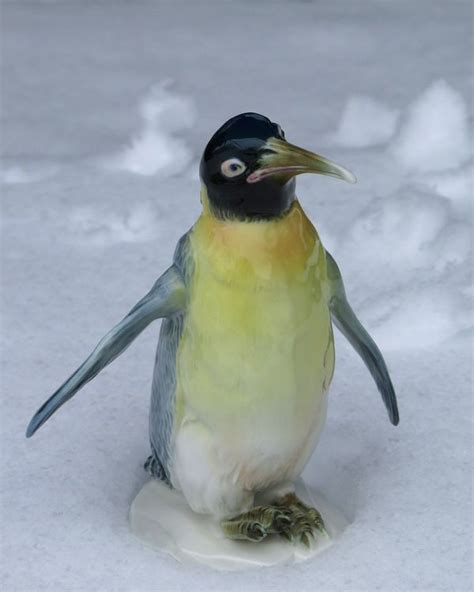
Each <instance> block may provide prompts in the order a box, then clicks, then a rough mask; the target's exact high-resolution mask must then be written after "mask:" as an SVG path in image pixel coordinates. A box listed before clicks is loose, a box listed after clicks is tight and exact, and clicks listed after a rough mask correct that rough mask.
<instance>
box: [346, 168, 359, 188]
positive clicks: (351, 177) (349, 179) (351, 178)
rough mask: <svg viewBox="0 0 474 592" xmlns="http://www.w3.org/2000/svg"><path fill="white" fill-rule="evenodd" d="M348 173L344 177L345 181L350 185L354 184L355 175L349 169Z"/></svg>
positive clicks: (355, 180)
mask: <svg viewBox="0 0 474 592" xmlns="http://www.w3.org/2000/svg"><path fill="white" fill-rule="evenodd" d="M348 173H349V174H348V176H347V178H346V181H347V182H348V183H350V184H351V185H355V184H356V183H357V177H356V176H355V175H354V173H351V172H350V171H348Z"/></svg>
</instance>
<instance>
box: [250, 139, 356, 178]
mask: <svg viewBox="0 0 474 592" xmlns="http://www.w3.org/2000/svg"><path fill="white" fill-rule="evenodd" d="M262 152H263V154H262V156H261V157H260V159H259V167H260V168H258V169H257V170H256V171H253V172H252V173H250V175H249V176H248V177H247V183H258V182H259V181H261V180H262V179H265V178H266V177H270V176H271V175H285V176H288V177H290V178H291V177H293V176H295V175H301V174H302V173H317V174H319V175H327V176H329V177H337V178H338V179H343V180H344V181H347V182H348V183H356V181H357V179H356V177H355V175H354V174H353V173H351V172H350V171H349V170H347V169H346V168H344V167H342V166H340V165H339V164H336V163H335V162H331V161H330V160H328V159H327V158H324V156H320V155H319V154H315V153H314V152H310V151H309V150H305V149H304V148H300V147H299V146H295V145H293V144H289V143H288V142H286V141H285V140H280V139H279V138H269V139H268V140H267V142H266V144H265V146H264V147H263V149H262Z"/></svg>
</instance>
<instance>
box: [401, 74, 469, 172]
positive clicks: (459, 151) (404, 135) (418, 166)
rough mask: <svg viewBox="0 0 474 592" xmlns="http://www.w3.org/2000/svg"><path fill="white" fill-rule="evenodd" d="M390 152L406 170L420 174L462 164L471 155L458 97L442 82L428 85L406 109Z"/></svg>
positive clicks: (465, 113) (465, 119)
mask: <svg viewBox="0 0 474 592" xmlns="http://www.w3.org/2000/svg"><path fill="white" fill-rule="evenodd" d="M391 153H392V154H393V155H394V156H395V157H396V159H397V160H398V162H399V163H400V164H402V165H403V166H405V167H406V168H407V169H409V170H411V171H415V172H422V173H425V172H430V171H437V172H438V171H445V170H449V169H452V168H456V167H458V166H460V165H462V164H463V163H465V162H466V161H467V160H468V159H469V158H470V154H471V152H470V142H469V127H468V110H467V107H466V103H465V101H464V99H463V97H462V95H461V94H460V93H458V92H456V91H455V90H454V89H453V88H452V87H451V86H449V84H448V83H447V82H445V81H444V80H438V81H436V82H434V83H433V84H432V85H431V86H429V87H428V88H427V89H426V90H425V92H423V93H422V94H421V96H420V97H418V99H416V101H415V102H414V103H413V105H412V106H411V108H410V109H409V112H408V115H407V117H406V120H405V122H404V124H403V126H402V129H401V130H400V133H399V135H398V137H397V138H396V139H395V141H394V144H393V146H392V147H391Z"/></svg>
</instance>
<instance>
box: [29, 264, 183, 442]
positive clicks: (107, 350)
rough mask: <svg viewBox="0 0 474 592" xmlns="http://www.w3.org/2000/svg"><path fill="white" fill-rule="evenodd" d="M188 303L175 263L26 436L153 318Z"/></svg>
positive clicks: (42, 410)
mask: <svg viewBox="0 0 474 592" xmlns="http://www.w3.org/2000/svg"><path fill="white" fill-rule="evenodd" d="M185 302H186V288H185V285H184V282H183V279H182V276H181V274H180V272H179V270H178V269H177V267H176V266H175V265H172V266H171V267H170V268H168V269H167V271H165V273H164V274H163V275H162V276H161V277H160V278H159V279H158V280H157V281H156V283H155V285H154V286H153V287H152V289H151V290H150V291H149V292H148V294H147V295H146V296H144V297H143V298H142V299H141V300H140V301H139V302H138V303H137V304H136V305H135V306H134V307H133V308H132V310H131V311H130V312H129V313H128V314H127V316H126V317H125V318H124V319H122V321H120V323H118V325H116V326H115V327H114V328H113V329H112V330H111V331H109V333H107V335H106V336H105V337H103V338H102V339H101V341H100V342H99V343H98V345H97V347H96V348H95V349H94V351H93V352H92V353H91V355H90V356H89V357H88V358H87V359H86V360H85V362H84V363H83V364H82V365H81V366H79V368H78V369H77V370H76V371H75V372H74V374H73V375H72V376H70V377H69V378H68V379H67V380H66V382H65V383H64V384H63V385H62V386H61V387H60V388H59V389H58V390H57V391H56V392H55V393H54V394H53V395H52V396H51V397H50V398H49V399H48V400H47V401H46V402H45V403H44V404H43V405H42V406H41V407H40V408H39V409H38V411H37V412H36V413H35V415H34V416H33V419H32V420H31V421H30V423H29V425H28V428H27V430H26V437H27V438H29V437H30V436H32V435H33V434H34V433H35V432H36V430H37V429H38V428H40V427H41V426H42V425H43V424H44V423H45V421H47V420H48V419H49V418H50V417H51V415H52V414H53V413H54V412H55V411H57V410H58V409H59V407H61V405H63V404H64V403H65V402H66V401H68V400H69V399H71V397H73V396H74V395H75V394H76V393H77V391H78V390H79V389H80V388H82V387H83V386H84V385H85V384H86V383H87V382H89V381H90V380H92V379H93V378H94V377H95V376H97V374H98V373H99V372H100V371H101V370H102V369H103V368H105V366H107V365H108V364H110V362H112V361H113V360H114V359H115V358H116V357H117V356H119V355H120V354H121V353H122V352H123V351H124V350H125V349H126V348H127V347H128V346H129V345H130V344H131V343H132V341H133V340H134V339H135V338H136V337H137V336H138V335H139V334H140V333H141V332H142V331H143V330H144V329H145V328H146V327H147V326H148V325H149V324H150V323H151V322H152V321H154V320H155V319H158V318H163V317H170V316H172V315H173V314H176V313H177V312H179V311H181V310H183V309H184V307H185Z"/></svg>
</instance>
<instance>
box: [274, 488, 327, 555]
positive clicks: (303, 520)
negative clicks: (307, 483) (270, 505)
mask: <svg viewBox="0 0 474 592" xmlns="http://www.w3.org/2000/svg"><path fill="white" fill-rule="evenodd" d="M274 507H276V508H277V509H279V510H281V511H282V512H283V514H284V515H285V516H286V517H287V518H289V524H288V523H287V525H286V526H285V528H284V529H283V530H282V531H281V532H280V534H281V536H282V537H284V538H286V539H287V540H289V541H294V540H296V541H299V542H301V543H303V545H305V546H306V547H310V546H311V541H312V540H313V539H314V535H315V531H316V532H319V533H320V534H323V535H325V536H328V534H327V532H326V528H325V526H324V521H323V519H322V516H321V514H320V513H319V512H318V510H316V508H312V507H311V506H307V505H306V504H304V503H303V502H302V501H301V500H300V499H299V498H298V497H297V496H296V495H295V494H294V493H289V494H287V495H285V496H284V497H283V498H282V499H280V500H278V501H277V502H276V503H275V504H274Z"/></svg>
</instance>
